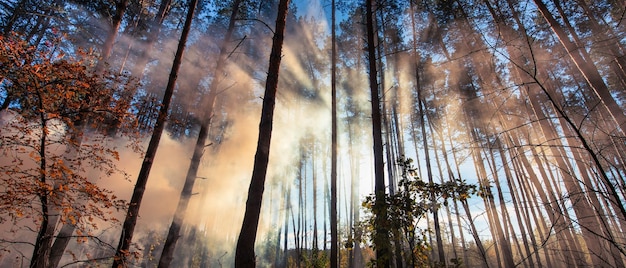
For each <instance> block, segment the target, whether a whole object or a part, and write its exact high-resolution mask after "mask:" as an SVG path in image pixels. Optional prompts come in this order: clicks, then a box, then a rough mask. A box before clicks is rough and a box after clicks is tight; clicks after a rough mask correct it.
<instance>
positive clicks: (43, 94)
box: [0, 36, 134, 267]
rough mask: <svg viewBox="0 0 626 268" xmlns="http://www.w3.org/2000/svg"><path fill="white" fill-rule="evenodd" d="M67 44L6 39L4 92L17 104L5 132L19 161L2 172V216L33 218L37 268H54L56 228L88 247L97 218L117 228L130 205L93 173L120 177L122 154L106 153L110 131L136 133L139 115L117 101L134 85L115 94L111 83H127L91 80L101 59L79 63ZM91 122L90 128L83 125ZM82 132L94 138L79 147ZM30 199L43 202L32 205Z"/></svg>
mask: <svg viewBox="0 0 626 268" xmlns="http://www.w3.org/2000/svg"><path fill="white" fill-rule="evenodd" d="M61 40H62V38H61V37H59V38H58V39H56V40H52V41H49V42H48V43H47V46H46V47H45V48H36V47H34V46H31V45H28V44H27V42H26V41H24V40H22V39H21V38H20V37H18V36H11V37H8V38H5V37H0V49H1V51H0V66H2V68H1V69H2V71H0V72H1V73H0V77H2V80H3V82H2V86H1V88H2V90H3V91H5V92H7V93H8V96H7V98H9V102H10V103H11V104H10V105H7V109H6V110H4V111H3V112H4V113H5V115H8V116H10V117H12V119H11V120H9V121H7V123H6V125H4V126H3V131H2V134H1V135H0V141H1V144H3V147H5V148H13V149H14V150H15V152H17V153H16V154H14V155H7V154H4V155H3V157H7V158H9V159H12V162H11V163H10V164H6V165H2V166H1V167H0V170H2V174H3V175H6V176H2V178H1V180H0V183H1V184H2V188H3V191H2V193H1V196H2V200H3V204H2V211H1V213H2V214H6V215H7V216H8V218H7V219H9V218H10V219H11V221H14V222H18V221H20V220H22V218H24V217H25V215H32V216H34V217H33V220H34V223H35V225H36V226H37V229H38V231H37V238H36V240H35V242H34V250H33V255H32V258H31V263H30V267H49V266H50V265H52V263H50V259H49V258H50V257H51V256H50V254H51V253H50V248H51V245H52V243H53V241H55V236H56V234H55V233H56V231H57V230H56V228H57V227H56V225H57V221H60V222H63V223H71V224H73V225H75V226H76V227H77V228H78V229H77V231H78V233H79V236H78V237H79V241H86V240H87V238H88V237H89V236H90V235H91V234H92V232H93V231H94V230H95V229H97V227H98V224H97V223H96V219H102V220H104V221H115V219H114V218H113V217H111V216H109V215H108V211H109V210H110V209H123V208H124V206H125V203H124V202H123V201H122V200H118V199H117V197H115V195H114V194H113V193H112V192H110V191H107V190H106V189H104V188H102V187H101V186H99V185H98V184H97V181H96V180H95V179H94V178H90V177H87V175H86V173H87V171H89V170H91V169H93V170H96V171H99V172H101V174H103V175H104V176H105V177H108V176H110V175H112V174H114V173H117V172H120V170H118V169H117V168H116V166H115V163H116V161H117V160H119V153H118V151H117V150H116V149H115V148H111V147H109V146H107V142H108V141H109V140H110V138H109V137H107V136H106V135H105V133H104V131H103V130H104V129H103V126H104V124H105V122H106V120H108V119H110V118H117V119H119V120H120V122H122V123H123V124H122V126H123V127H125V128H134V121H133V118H134V116H133V115H132V114H129V113H128V111H126V110H124V109H119V107H122V106H126V107H128V106H127V105H128V104H127V103H125V102H127V100H123V99H112V98H111V97H110V96H114V95H116V94H119V93H120V92H119V91H120V90H126V89H128V86H124V87H121V88H120V87H112V84H116V83H117V84H118V85H120V84H121V85H123V81H119V80H118V81H116V80H109V79H110V78H112V79H120V77H116V76H109V78H105V77H103V76H100V75H97V74H93V73H91V72H90V71H89V68H90V67H92V66H89V65H88V63H89V62H90V61H91V60H93V59H94V55H91V54H89V53H86V52H82V51H77V52H76V54H77V56H74V57H72V56H68V55H66V54H65V53H64V52H63V51H61V50H60V49H59V47H58V46H59V44H60V43H61ZM86 118H89V124H88V125H84V124H83V123H78V122H84V120H85V119H86ZM83 127H87V128H88V129H90V133H89V134H83V135H84V136H83V137H82V138H81V142H79V143H77V142H76V137H75V136H74V135H73V134H74V133H77V132H78V130H77V128H83ZM81 133H82V132H81ZM129 134H130V133H129ZM67 151H75V152H77V153H76V154H67V153H66V152H67ZM31 198H37V201H38V203H31V202H30V201H29V200H30V199H31ZM57 238H58V237H57Z"/></svg>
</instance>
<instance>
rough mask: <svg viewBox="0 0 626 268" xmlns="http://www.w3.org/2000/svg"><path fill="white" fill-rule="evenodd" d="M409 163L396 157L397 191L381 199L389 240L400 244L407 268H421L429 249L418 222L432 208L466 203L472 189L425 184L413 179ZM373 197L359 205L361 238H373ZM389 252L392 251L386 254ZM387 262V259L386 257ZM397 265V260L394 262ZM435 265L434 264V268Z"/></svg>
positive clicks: (463, 184)
mask: <svg viewBox="0 0 626 268" xmlns="http://www.w3.org/2000/svg"><path fill="white" fill-rule="evenodd" d="M412 163H413V159H410V158H404V157H400V159H399V160H398V165H399V166H400V168H401V169H402V174H401V178H400V180H399V181H398V190H397V191H396V193H395V194H393V195H389V194H386V195H385V204H386V206H385V207H386V209H387V211H386V212H387V213H386V215H387V218H386V219H385V226H386V229H387V230H392V232H391V233H390V235H391V236H392V237H390V239H396V238H397V239H399V240H401V241H403V248H402V252H403V257H404V258H405V260H404V261H406V262H407V263H409V264H411V267H425V266H429V265H430V262H431V261H430V260H429V259H428V251H429V247H430V245H428V243H427V242H426V239H425V235H426V233H427V232H429V231H430V230H429V229H421V228H419V227H418V226H417V224H418V222H419V221H420V220H421V219H422V218H423V217H424V216H425V215H426V214H427V213H429V212H430V211H431V210H433V209H434V208H435V207H438V206H441V204H444V205H446V204H447V202H448V199H450V198H454V199H467V198H468V197H469V196H470V195H472V194H475V193H476V185H473V184H467V183H466V182H465V181H464V180H459V179H457V180H453V181H449V182H445V183H442V184H439V183H429V182H425V181H423V180H421V179H420V178H418V177H417V170H416V168H415V167H413V164H412ZM432 194H434V195H435V197H436V198H435V201H434V202H431V195H432ZM374 202H375V196H374V195H370V196H367V197H366V198H365V200H364V202H363V206H364V207H365V209H366V211H367V213H368V215H367V216H366V219H365V221H364V222H362V226H361V228H362V229H363V231H364V237H366V238H370V240H371V237H374V235H375V234H374V232H375V229H374V228H373V224H374V222H373V221H374V218H373V217H372V215H377V211H375V209H376V206H374ZM390 252H392V251H390ZM389 258H391V256H389ZM397 261H401V260H397ZM439 265H440V264H439V263H434V266H435V267H438V266H439Z"/></svg>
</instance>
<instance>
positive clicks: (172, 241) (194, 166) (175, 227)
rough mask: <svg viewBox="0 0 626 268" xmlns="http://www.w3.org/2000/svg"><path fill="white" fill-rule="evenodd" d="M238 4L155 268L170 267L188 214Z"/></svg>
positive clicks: (236, 5)
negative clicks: (174, 210)
mask: <svg viewBox="0 0 626 268" xmlns="http://www.w3.org/2000/svg"><path fill="white" fill-rule="evenodd" d="M240 3H241V0H235V1H234V2H233V9H232V12H231V15H230V20H229V23H228V29H227V30H226V35H225V36H224V40H222V44H221V45H220V54H219V56H218V60H217V63H216V65H215V70H214V72H213V78H214V79H213V81H212V82H211V85H210V87H209V93H208V94H209V95H208V96H207V99H205V100H204V101H203V102H202V103H203V107H206V109H207V110H205V111H204V114H203V116H202V119H201V120H202V123H201V125H200V132H199V133H198V139H197V140H196V145H195V148H194V151H193V155H192V157H191V163H190V164H189V169H188V170H187V176H186V177H185V184H184V185H183V189H182V191H181V194H180V199H179V201H178V206H177V207H176V212H174V218H173V219H172V224H171V225H170V229H169V231H168V233H167V238H166V240H165V244H164V246H163V252H162V253H161V258H160V259H159V266H158V267H169V266H170V263H171V262H172V259H173V258H174V249H175V248H176V243H177V241H178V238H179V237H180V228H181V226H182V224H183V219H184V216H185V212H186V211H187V206H188V205H189V200H190V199H191V195H192V190H193V185H194V183H195V180H196V178H197V173H198V167H199V165H200V159H202V155H203V153H204V150H205V148H206V144H205V143H206V139H207V136H208V133H209V126H210V124H211V118H213V107H214V106H215V99H216V98H217V87H218V85H219V84H220V81H221V80H222V79H223V77H222V76H223V74H222V73H223V69H224V65H225V64H226V58H227V56H228V51H227V50H226V46H227V44H228V42H229V41H230V39H231V36H232V34H233V31H234V29H235V18H236V17H237V13H238V12H239V4H240Z"/></svg>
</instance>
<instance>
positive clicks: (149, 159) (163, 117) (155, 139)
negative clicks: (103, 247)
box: [112, 0, 198, 268]
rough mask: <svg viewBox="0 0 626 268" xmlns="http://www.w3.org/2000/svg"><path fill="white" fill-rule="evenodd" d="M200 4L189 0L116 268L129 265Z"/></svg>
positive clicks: (126, 223) (138, 177) (124, 228)
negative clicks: (149, 178) (147, 190)
mask: <svg viewBox="0 0 626 268" xmlns="http://www.w3.org/2000/svg"><path fill="white" fill-rule="evenodd" d="M197 3H198V0H190V1H189V9H188V11H187V17H186V18H185V25H184V27H183V31H182V33H181V36H180V41H179V42H178V48H177V50H176V55H175V56H174V62H173V63H172V70H171V71H170V75H169V79H168V82H167V86H166V88H165V94H164V95H163V100H162V102H161V108H160V109H159V116H158V118H157V122H156V124H155V126H154V131H153V133H152V137H151V138H150V142H149V144H148V149H147V150H146V154H145V156H144V159H143V163H142V165H141V169H140V170H139V175H138V176H137V182H136V184H135V188H134V189H133V195H132V197H131V199H130V204H129V206H128V211H127V213H126V218H125V219H124V224H123V225H122V234H121V236H120V240H119V244H118V246H117V249H116V251H115V257H114V259H113V265H112V267H113V268H119V267H126V266H127V265H128V263H127V259H126V257H127V256H128V254H129V252H130V244H131V242H132V239H133V234H134V231H135V226H136V225H137V220H138V218H139V207H140V205H141V200H142V199H143V194H144V192H145V191H146V184H147V183H148V176H149V175H150V169H151V168H152V164H153V163H154V157H155V155H156V152H157V149H158V147H159V141H160V140H161V135H162V134H163V130H164V128H165V122H166V121H167V114H168V111H169V106H170V103H171V101H172V95H173V94H174V87H175V85H176V79H177V78H178V70H179V69H180V65H181V62H182V59H183V54H184V51H185V46H186V44H187V37H188V35H189V31H190V29H191V22H192V21H193V14H194V11H195V9H196V6H197Z"/></svg>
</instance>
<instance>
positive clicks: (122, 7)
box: [96, 0, 129, 73]
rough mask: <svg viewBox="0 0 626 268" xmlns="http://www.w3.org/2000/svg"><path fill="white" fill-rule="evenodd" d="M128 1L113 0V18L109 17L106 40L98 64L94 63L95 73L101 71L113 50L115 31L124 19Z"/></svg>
mask: <svg viewBox="0 0 626 268" xmlns="http://www.w3.org/2000/svg"><path fill="white" fill-rule="evenodd" d="M128 2H129V0H120V1H119V2H118V1H115V14H114V15H113V18H111V19H112V20H111V25H110V29H109V33H108V35H107V38H106V40H104V44H103V45H102V51H101V52H100V61H98V64H97V65H96V73H101V72H103V71H104V67H105V65H106V63H107V61H109V57H110V56H111V51H113V44H115V39H117V32H119V30H120V26H121V25H122V20H123V19H124V13H126V8H127V7H128Z"/></svg>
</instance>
